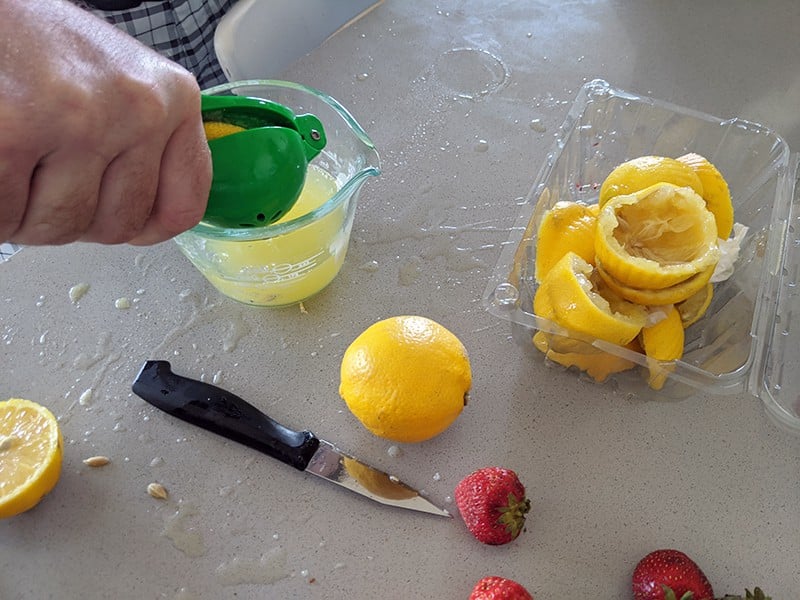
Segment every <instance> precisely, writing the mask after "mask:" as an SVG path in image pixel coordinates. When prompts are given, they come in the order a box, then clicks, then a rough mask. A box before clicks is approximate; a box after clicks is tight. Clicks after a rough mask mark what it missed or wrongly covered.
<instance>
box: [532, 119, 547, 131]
mask: <svg viewBox="0 0 800 600" xmlns="http://www.w3.org/2000/svg"><path fill="white" fill-rule="evenodd" d="M528 126H529V127H530V128H531V129H533V131H535V132H536V133H544V132H545V131H547V127H545V125H544V123H542V120H541V119H531V122H530V123H529V124H528Z"/></svg>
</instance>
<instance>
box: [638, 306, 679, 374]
mask: <svg viewBox="0 0 800 600" xmlns="http://www.w3.org/2000/svg"><path fill="white" fill-rule="evenodd" d="M640 341H641V344H642V349H643V350H644V353H645V355H646V356H647V368H648V370H649V373H650V374H649V377H648V380H647V383H648V385H649V386H650V387H651V388H652V389H654V390H660V389H662V388H663V387H664V383H666V381H667V377H668V376H669V374H670V373H671V372H672V371H673V370H674V369H675V365H674V364H664V363H670V362H672V361H675V360H678V359H679V358H681V357H682V356H683V344H684V327H683V322H682V321H681V316H680V313H678V310H677V309H676V308H675V307H674V306H671V307H669V309H668V310H667V312H666V315H665V317H664V318H663V319H661V320H660V321H658V322H657V323H656V324H654V325H651V326H649V327H644V328H643V329H642V333H641V336H640Z"/></svg>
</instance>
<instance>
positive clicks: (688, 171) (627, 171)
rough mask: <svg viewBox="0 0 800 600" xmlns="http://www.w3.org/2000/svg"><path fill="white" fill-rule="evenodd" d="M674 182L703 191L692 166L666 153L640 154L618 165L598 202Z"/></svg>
mask: <svg viewBox="0 0 800 600" xmlns="http://www.w3.org/2000/svg"><path fill="white" fill-rule="evenodd" d="M657 183H671V184H673V185H677V186H678V187H690V188H692V189H693V190H694V191H695V192H696V193H697V194H698V195H700V196H702V195H703V184H702V182H701V180H700V177H699V176H698V175H697V173H695V171H694V169H692V167H691V166H689V165H687V164H685V163H683V162H681V161H678V160H676V159H674V158H669V157H666V156H640V157H639V158H634V159H632V160H629V161H626V162H624V163H622V164H621V165H619V166H617V167H616V168H615V169H614V170H613V171H611V173H609V174H608V177H606V179H605V180H604V181H603V184H602V185H601V186H600V198H599V200H598V203H599V204H600V208H602V207H603V206H604V205H605V203H606V202H608V201H609V200H611V198H614V197H615V196H624V195H627V194H632V193H634V192H638V191H639V190H643V189H645V188H648V187H650V186H651V185H655V184H657Z"/></svg>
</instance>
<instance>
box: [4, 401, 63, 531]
mask: <svg viewBox="0 0 800 600" xmlns="http://www.w3.org/2000/svg"><path fill="white" fill-rule="evenodd" d="M63 447H64V441H63V438H62V435H61V430H60V429H59V426H58V421H56V418H55V416H53V413H51V412H50V411H49V410H48V409H47V408H45V407H44V406H41V405H40V404H37V403H35V402H32V401H30V400H23V399H20V398H11V399H9V400H5V401H3V402H0V519H6V518H9V517H13V516H15V515H18V514H20V513H23V512H25V511H27V510H30V509H31V508H33V507H34V506H36V505H37V504H38V503H39V501H40V500H41V499H42V498H43V497H44V496H46V495H47V494H48V493H50V491H51V490H52V489H53V488H54V487H55V485H56V483H58V479H59V477H60V476H61V462H62V457H63Z"/></svg>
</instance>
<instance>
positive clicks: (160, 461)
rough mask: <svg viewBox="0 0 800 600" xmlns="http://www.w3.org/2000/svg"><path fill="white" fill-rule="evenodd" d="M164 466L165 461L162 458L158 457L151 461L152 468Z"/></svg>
mask: <svg viewBox="0 0 800 600" xmlns="http://www.w3.org/2000/svg"><path fill="white" fill-rule="evenodd" d="M163 464H164V459H163V458H161V457H160V456H156V457H155V458H154V459H153V460H151V461H150V466H151V467H160V466H161V465H163Z"/></svg>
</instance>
